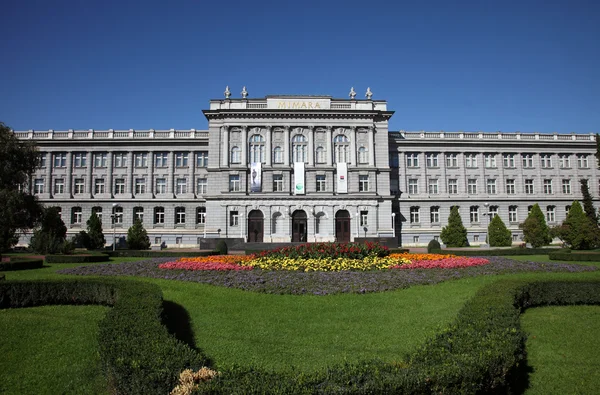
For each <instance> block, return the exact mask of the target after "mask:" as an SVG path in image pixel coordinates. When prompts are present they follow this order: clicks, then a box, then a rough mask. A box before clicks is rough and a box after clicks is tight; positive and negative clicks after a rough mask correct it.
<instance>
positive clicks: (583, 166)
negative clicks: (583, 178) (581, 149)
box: [577, 155, 588, 169]
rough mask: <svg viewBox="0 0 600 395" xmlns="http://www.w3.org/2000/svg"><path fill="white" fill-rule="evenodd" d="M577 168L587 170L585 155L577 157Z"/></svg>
mask: <svg viewBox="0 0 600 395" xmlns="http://www.w3.org/2000/svg"><path fill="white" fill-rule="evenodd" d="M577 167H579V168H580V169H587V168H588V157H587V155H577Z"/></svg>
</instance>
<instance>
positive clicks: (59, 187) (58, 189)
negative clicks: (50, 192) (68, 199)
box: [54, 178, 65, 194]
mask: <svg viewBox="0 0 600 395" xmlns="http://www.w3.org/2000/svg"><path fill="white" fill-rule="evenodd" d="M54 193H55V194H59V193H65V180H64V179H63V178H57V179H55V180H54Z"/></svg>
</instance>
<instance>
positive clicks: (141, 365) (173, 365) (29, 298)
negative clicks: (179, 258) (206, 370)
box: [0, 279, 207, 394]
mask: <svg viewBox="0 0 600 395" xmlns="http://www.w3.org/2000/svg"><path fill="white" fill-rule="evenodd" d="M48 304H99V305H108V306H112V309H110V311H109V312H108V313H107V314H106V316H105V317H104V318H103V319H102V320H101V321H100V323H99V335H98V344H99V352H100V358H101V361H102V365H103V369H104V373H105V374H106V376H107V378H108V382H109V386H110V387H111V388H110V390H111V393H118V394H166V393H169V392H170V391H171V390H172V389H173V388H174V387H175V386H176V384H177V382H178V377H179V373H180V372H181V371H182V370H184V369H186V368H191V369H195V370H198V369H199V368H200V367H202V366H204V365H206V362H207V360H206V358H205V357H204V356H203V355H201V354H200V353H199V352H197V351H195V350H193V349H191V348H190V347H189V346H188V345H187V344H185V343H183V342H181V341H179V340H177V339H176V338H175V337H173V336H172V335H171V334H169V332H168V330H167V328H166V327H165V326H164V325H163V324H162V322H161V317H162V291H161V289H160V287H158V286H157V285H154V284H149V283H143V282H139V281H132V280H117V279H110V280H105V279H98V280H93V279H84V280H42V281H2V282H0V308H21V307H29V306H41V305H48Z"/></svg>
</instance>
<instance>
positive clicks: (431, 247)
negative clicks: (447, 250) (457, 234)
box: [427, 240, 442, 254]
mask: <svg viewBox="0 0 600 395" xmlns="http://www.w3.org/2000/svg"><path fill="white" fill-rule="evenodd" d="M441 249H442V246H441V245H440V242H439V241H437V240H431V241H430V242H429V244H427V253H429V254H431V253H435V252H439V251H440V250H441Z"/></svg>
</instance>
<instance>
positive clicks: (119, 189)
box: [115, 178, 125, 195]
mask: <svg viewBox="0 0 600 395" xmlns="http://www.w3.org/2000/svg"><path fill="white" fill-rule="evenodd" d="M123 193H125V179H124V178H117V179H115V194H117V195H118V194H123Z"/></svg>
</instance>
